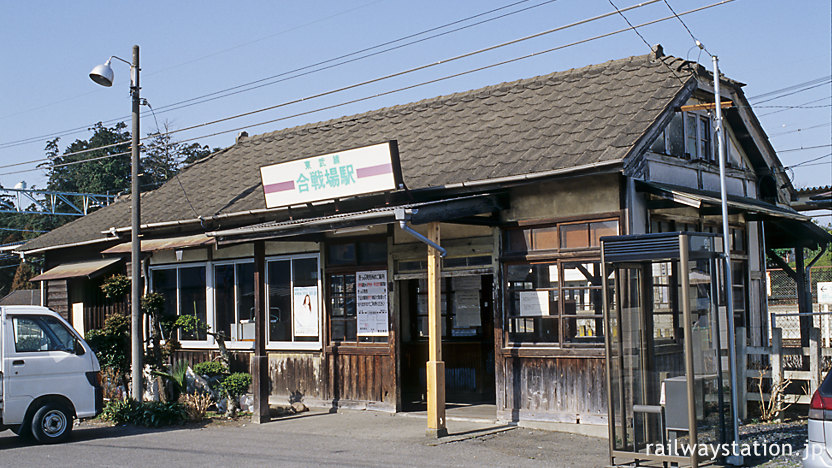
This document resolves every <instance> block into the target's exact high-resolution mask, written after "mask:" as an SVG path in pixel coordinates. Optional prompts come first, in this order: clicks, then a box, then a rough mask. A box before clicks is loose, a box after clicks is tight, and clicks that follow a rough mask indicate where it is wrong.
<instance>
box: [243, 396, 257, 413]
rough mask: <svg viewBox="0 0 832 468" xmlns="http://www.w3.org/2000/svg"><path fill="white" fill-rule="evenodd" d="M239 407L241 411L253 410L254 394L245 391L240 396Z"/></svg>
mask: <svg viewBox="0 0 832 468" xmlns="http://www.w3.org/2000/svg"><path fill="white" fill-rule="evenodd" d="M240 409H241V410H243V411H249V412H252V413H253V412H254V395H252V394H250V393H246V394H245V395H242V396H240Z"/></svg>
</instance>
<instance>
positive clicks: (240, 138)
mask: <svg viewBox="0 0 832 468" xmlns="http://www.w3.org/2000/svg"><path fill="white" fill-rule="evenodd" d="M246 138H248V132H245V131H243V132H240V133H238V134H237V143H239V142H241V141H243V140H244V139H246Z"/></svg>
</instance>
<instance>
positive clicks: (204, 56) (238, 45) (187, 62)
mask: <svg viewBox="0 0 832 468" xmlns="http://www.w3.org/2000/svg"><path fill="white" fill-rule="evenodd" d="M380 1H381V0H375V1H371V2H368V3H365V4H362V5H358V6H356V7H353V8H349V9H347V10H343V11H340V12H338V13H334V14H332V15H330V16H326V17H324V18H319V19H317V20H313V21H309V22H307V23H304V24H300V25H298V26H294V27H292V28H289V29H284V30H282V31H278V32H276V33H272V34H269V35H266V36H263V37H259V38H257V39H254V40H251V41H247V42H244V43H241V44H237V45H235V46H232V47H228V48H225V49H222V50H219V51H217V52H213V53H210V54H207V55H203V56H201V57H197V58H195V59H191V60H187V61H185V62H181V63H178V64H176V65H172V66H170V67H167V68H164V69H161V70H157V71H155V72H152V73H148V75H156V74H158V73H162V72H164V71H167V70H171V69H174V68H178V67H181V66H183V65H188V64H191V63H194V62H198V61H200V60H204V59H206V58H210V57H214V56H216V55H220V54H224V53H226V52H229V51H232V50H234V49H239V48H240V47H244V46H247V45H249V44H253V43H255V42H260V41H262V40H265V39H268V38H271V37H275V36H279V35H281V34H285V33H287V32H290V31H294V30H297V29H301V28H304V27H306V26H311V25H313V24H315V23H319V22H322V21H326V20H329V19H332V18H336V17H338V16H341V15H344V14H347V13H351V12H353V11H355V10H360V9H362V8H366V7H368V6H370V5H374V4H376V3H379V2H380ZM98 91H99V90H97V89H96V90H93V91H88V92H86V93H82V94H79V95H77V96H73V97H69V98H65V99H61V100H60V101H54V102H50V103H48V104H44V105H42V106H38V107H35V108H31V109H26V110H22V111H19V112H16V113H13V114H7V115H2V116H0V120H2V119H5V118H8V117H14V116H16V115H20V114H25V113H28V112H32V111H36V110H40V109H44V108H47V107H50V106H52V105H55V104H60V103H62V102H66V101H71V100H73V99H78V98H80V97H84V96H88V95H90V94H94V93H97V92H98ZM128 117H129V116H128ZM124 118H127V117H123V118H122V119H124ZM117 120H121V119H117Z"/></svg>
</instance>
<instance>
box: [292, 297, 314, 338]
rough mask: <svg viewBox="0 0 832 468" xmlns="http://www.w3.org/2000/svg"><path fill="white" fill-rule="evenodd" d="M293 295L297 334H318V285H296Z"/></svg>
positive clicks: (294, 320)
mask: <svg viewBox="0 0 832 468" xmlns="http://www.w3.org/2000/svg"><path fill="white" fill-rule="evenodd" d="M293 296H294V297H293V299H294V300H293V301H292V309H293V312H294V314H293V316H294V319H293V322H294V328H295V336H318V287H317V286H304V287H296V288H294V294H293Z"/></svg>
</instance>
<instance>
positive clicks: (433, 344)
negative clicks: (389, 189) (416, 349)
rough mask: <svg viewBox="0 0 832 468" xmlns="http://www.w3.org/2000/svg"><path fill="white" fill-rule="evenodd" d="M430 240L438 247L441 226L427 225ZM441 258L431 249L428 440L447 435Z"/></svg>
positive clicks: (429, 271)
mask: <svg viewBox="0 0 832 468" xmlns="http://www.w3.org/2000/svg"><path fill="white" fill-rule="evenodd" d="M427 237H428V239H430V240H431V241H432V242H434V243H436V244H437V245H439V240H440V236H439V223H438V222H432V223H429V224H428V236H427ZM441 261H442V259H441V258H440V257H439V251H438V250H436V249H434V248H433V247H428V362H427V369H426V372H427V396H428V428H427V435H428V436H429V437H443V436H446V435H448V429H447V428H446V427H445V363H444V362H443V361H442V310H441V304H442V303H441V299H442V297H441V295H442V284H441V282H440V281H441V279H442V263H441Z"/></svg>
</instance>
